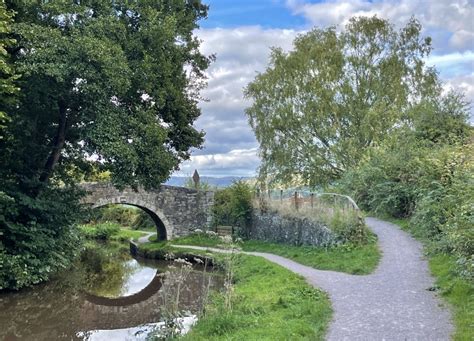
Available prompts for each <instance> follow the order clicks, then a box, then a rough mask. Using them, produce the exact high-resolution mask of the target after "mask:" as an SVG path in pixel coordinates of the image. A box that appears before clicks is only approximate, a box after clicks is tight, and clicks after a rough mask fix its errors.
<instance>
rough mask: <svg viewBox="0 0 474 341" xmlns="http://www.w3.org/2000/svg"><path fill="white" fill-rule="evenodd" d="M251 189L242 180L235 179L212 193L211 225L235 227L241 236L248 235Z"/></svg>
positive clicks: (250, 214)
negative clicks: (229, 184)
mask: <svg viewBox="0 0 474 341" xmlns="http://www.w3.org/2000/svg"><path fill="white" fill-rule="evenodd" d="M252 196H253V194H252V189H251V187H250V186H249V185H248V184H247V183H245V182H243V181H236V182H234V183H233V184H232V185H231V186H229V187H227V188H224V189H221V190H218V191H216V192H215V194H214V206H213V225H214V226H217V225H230V226H234V227H237V231H238V232H237V233H238V234H239V235H240V236H241V237H245V238H248V237H249V228H250V220H251V216H252Z"/></svg>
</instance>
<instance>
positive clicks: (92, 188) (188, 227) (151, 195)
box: [82, 183, 214, 240]
mask: <svg viewBox="0 0 474 341" xmlns="http://www.w3.org/2000/svg"><path fill="white" fill-rule="evenodd" d="M82 188H83V189H84V190H85V191H86V192H87V195H86V196H85V197H84V198H83V200H82V202H83V203H84V204H90V205H92V207H93V208H96V207H101V206H105V205H108V204H128V205H133V206H136V207H139V208H141V209H143V210H144V211H146V212H147V213H148V214H149V215H150V216H151V218H152V219H153V221H154V222H155V224H156V226H157V230H158V236H159V239H161V240H169V239H172V238H175V237H180V236H185V235H188V234H189V233H191V232H192V231H193V230H195V229H198V228H199V229H203V228H207V227H208V226H209V224H210V222H211V207H212V205H213V203H214V192H208V191H197V190H194V189H189V188H184V187H174V186H165V185H161V186H160V187H159V188H158V189H156V190H149V191H145V190H143V189H138V190H137V191H135V190H133V189H132V188H128V187H127V188H125V189H123V190H118V189H117V188H115V187H114V186H113V185H112V184H110V183H85V184H82Z"/></svg>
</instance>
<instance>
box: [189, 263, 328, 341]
mask: <svg viewBox="0 0 474 341" xmlns="http://www.w3.org/2000/svg"><path fill="white" fill-rule="evenodd" d="M234 269H235V277H234V278H235V284H234V300H233V307H232V310H231V311H228V310H226V309H225V308H224V303H223V301H224V298H223V294H217V295H214V296H213V297H212V300H211V303H210V305H209V306H208V307H207V309H206V314H205V315H204V316H203V317H201V318H200V319H199V321H198V322H197V324H196V325H195V326H194V327H193V328H192V330H191V331H190V333H189V334H187V335H186V336H185V337H184V338H183V339H184V340H322V339H323V338H324V335H325V333H326V329H327V326H328V324H329V321H330V319H331V313H332V311H331V307H330V302H329V299H328V297H327V296H326V294H324V293H323V292H322V291H320V290H317V289H314V288H312V287H310V286H309V285H308V284H307V283H306V282H305V281H304V279H303V278H302V277H300V276H298V275H295V274H294V273H292V272H290V271H289V270H286V269H284V268H282V267H281V266H278V265H275V264H272V263H270V262H269V261H266V260H265V259H263V258H260V257H252V256H245V255H239V256H238V257H237V261H236V263H235V265H234Z"/></svg>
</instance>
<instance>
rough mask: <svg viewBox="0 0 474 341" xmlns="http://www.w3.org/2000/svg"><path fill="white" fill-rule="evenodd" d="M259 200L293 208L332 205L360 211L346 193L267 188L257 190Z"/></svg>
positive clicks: (344, 209)
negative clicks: (265, 189)
mask: <svg viewBox="0 0 474 341" xmlns="http://www.w3.org/2000/svg"><path fill="white" fill-rule="evenodd" d="M257 197H258V198H259V199H260V200H265V201H268V202H273V203H276V202H280V204H281V205H285V206H288V207H293V208H294V209H295V210H299V209H301V208H318V207H319V208H321V207H328V208H330V207H333V208H340V209H342V210H343V211H346V210H347V211H349V210H353V211H356V212H360V209H359V206H357V204H356V202H355V201H354V199H352V198H351V197H350V196H348V195H344V194H339V193H326V192H323V193H318V192H312V191H307V190H295V191H293V190H268V191H265V192H263V191H257Z"/></svg>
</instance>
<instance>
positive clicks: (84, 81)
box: [2, 0, 211, 187]
mask: <svg viewBox="0 0 474 341" xmlns="http://www.w3.org/2000/svg"><path fill="white" fill-rule="evenodd" d="M7 6H8V8H9V9H13V10H15V11H16V12H17V15H16V16H15V24H14V25H13V27H12V33H13V35H14V36H15V37H16V43H15V45H14V46H13V48H12V49H11V50H12V58H13V61H14V65H15V67H16V69H17V70H18V72H20V73H21V74H22V75H23V76H22V79H21V82H19V85H20V87H21V93H22V96H21V100H20V103H19V105H18V106H15V107H12V108H11V110H10V112H11V117H12V125H11V127H10V129H9V131H8V133H9V134H10V135H11V136H13V137H14V138H15V142H16V143H18V144H19V145H18V146H19V147H20V146H21V147H23V148H20V149H18V148H13V146H10V145H9V146H8V147H11V148H6V151H8V154H9V156H11V157H13V158H15V157H20V160H22V161H23V163H22V164H21V165H18V167H19V169H16V171H17V173H18V174H22V175H31V176H34V175H37V176H39V177H40V178H41V180H42V181H47V180H48V179H49V178H50V177H51V176H60V175H61V176H62V177H64V176H66V175H64V174H62V173H65V171H66V170H68V169H70V168H71V167H77V168H79V169H80V170H81V171H82V172H87V171H90V170H91V166H92V164H93V165H94V166H100V170H101V171H103V170H109V171H110V172H111V179H112V181H113V182H114V183H115V184H117V185H132V186H137V185H139V184H142V185H144V186H145V187H155V186H157V184H160V183H161V182H163V181H164V180H165V179H167V178H168V176H169V174H170V172H172V171H174V170H176V169H177V168H178V165H179V163H180V162H181V161H182V160H185V159H187V158H189V149H190V148H191V147H199V146H200V144H201V143H202V137H203V134H202V133H201V132H198V131H196V130H195V129H194V127H193V126H192V123H193V122H194V120H195V119H196V118H197V117H198V116H199V114H200V110H199V108H198V107H197V100H198V98H199V95H198V92H199V89H200V88H201V87H202V86H203V79H204V75H203V71H204V70H205V69H206V68H207V67H208V65H209V63H210V61H211V59H210V58H207V57H205V56H203V55H202V54H201V53H200V52H199V40H197V39H196V38H195V37H194V35H193V30H194V29H195V28H197V21H198V20H199V19H201V18H205V17H206V15H207V7H206V6H204V5H202V4H201V2H200V1H192V2H166V1H162V0H153V1H146V2H143V1H139V2H137V1H133V2H130V1H114V2H110V1H106V0H100V1H94V2H73V3H69V2H63V1H59V2H58V1H54V2H50V1H48V2H37V1H32V0H28V1H22V2H18V1H7ZM110 32H113V34H110ZM178 41H179V43H177V42H178ZM24 148H28V149H29V150H28V152H29V158H28V160H24V155H23V154H21V153H22V152H24ZM2 149H3V148H2ZM19 153H20V155H18V154H19ZM88 155H97V156H99V158H100V160H101V162H100V163H93V162H92V161H90V159H89V158H87V156H88ZM45 160H46V162H45ZM27 167H28V169H29V171H27ZM55 169H57V170H55ZM53 170H55V172H53Z"/></svg>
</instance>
